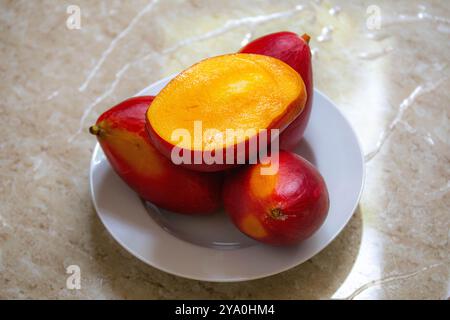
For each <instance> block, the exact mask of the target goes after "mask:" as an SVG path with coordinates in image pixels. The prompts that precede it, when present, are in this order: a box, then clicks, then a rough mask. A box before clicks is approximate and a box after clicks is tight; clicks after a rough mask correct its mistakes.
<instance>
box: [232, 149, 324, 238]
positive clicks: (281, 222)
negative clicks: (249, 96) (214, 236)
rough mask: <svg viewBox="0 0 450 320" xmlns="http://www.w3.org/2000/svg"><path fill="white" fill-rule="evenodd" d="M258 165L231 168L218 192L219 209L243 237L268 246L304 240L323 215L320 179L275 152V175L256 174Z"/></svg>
mask: <svg viewBox="0 0 450 320" xmlns="http://www.w3.org/2000/svg"><path fill="white" fill-rule="evenodd" d="M263 167H264V165H263V164H261V163H260V164H255V165H250V166H245V167H242V168H237V169H236V171H235V172H233V173H230V174H229V175H228V176H227V178H226V180H225V184H224V188H223V201H224V205H225V209H226V211H227V212H228V214H229V216H230V217H231V220H232V221H233V222H234V224H235V225H236V227H237V228H238V229H239V230H241V231H242V232H243V233H244V234H246V235H247V236H249V237H251V238H253V239H255V240H258V241H261V242H264V243H268V244H273V245H292V244H297V243H299V242H300V241H302V240H304V239H307V238H308V237H310V236H311V235H312V234H313V233H314V232H315V231H316V230H317V229H319V227H320V226H321V225H322V223H323V222H324V221H325V218H326V216H327V213H328V208H329V198H328V191H327V187H326V184H325V181H324V179H323V178H322V176H321V175H320V173H319V172H318V171H317V169H316V168H315V167H314V166H313V165H312V164H311V163H309V162H308V161H306V160H305V159H303V158H302V157H300V156H299V155H296V154H294V153H291V152H289V151H280V153H279V160H278V171H277V172H276V173H275V174H273V175H264V174H262V171H261V169H262V168H263Z"/></svg>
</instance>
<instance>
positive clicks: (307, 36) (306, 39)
mask: <svg viewBox="0 0 450 320" xmlns="http://www.w3.org/2000/svg"><path fill="white" fill-rule="evenodd" d="M302 39H303V40H305V42H306V43H307V44H309V40H310V39H311V37H310V36H309V34H307V33H304V34H303V35H302Z"/></svg>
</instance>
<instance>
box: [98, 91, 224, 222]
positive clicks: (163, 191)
mask: <svg viewBox="0 0 450 320" xmlns="http://www.w3.org/2000/svg"><path fill="white" fill-rule="evenodd" d="M153 99H154V97H152V96H143V97H135V98H131V99H128V100H126V101H123V102H122V103H120V104H118V105H116V106H115V107H113V108H111V109H109V110H108V111H106V112H105V113H103V114H102V115H101V116H100V117H99V119H98V120H97V123H96V125H97V126H99V127H100V128H102V129H103V130H105V131H104V132H103V133H100V135H99V136H98V140H99V142H100V145H101V147H102V149H103V151H104V152H105V155H106V157H107V158H108V160H109V162H110V163H111V165H112V167H113V169H114V170H115V172H116V173H117V174H118V175H119V176H120V177H121V178H122V179H123V180H124V181H125V182H126V183H127V184H128V185H129V186H130V187H131V188H132V189H133V190H134V191H136V192H137V193H138V194H139V195H140V196H141V197H142V198H143V199H145V200H147V201H150V202H152V203H154V204H155V205H157V206H159V207H161V208H164V209H167V210H171V211H175V212H179V213H185V214H202V213H211V212H214V211H215V210H217V209H218V208H219V207H220V206H221V198H220V195H221V188H222V182H223V176H222V175H221V174H212V173H211V174H208V173H200V172H194V171H189V170H186V169H184V168H182V167H180V166H176V165H174V164H172V163H171V162H170V160H168V159H167V158H166V157H164V156H163V155H162V154H160V153H159V152H158V151H157V150H156V148H155V147H154V146H153V144H152V143H151V141H150V139H149V137H148V134H147V132H146V129H145V113H146V111H147V109H148V107H149V106H150V104H151V102H152V101H153ZM105 128H107V129H105ZM121 129H122V130H126V131H127V132H129V133H131V134H132V135H133V137H136V138H137V139H139V140H138V141H140V142H142V143H143V146H144V148H148V149H147V150H146V151H149V152H151V153H152V154H153V155H154V158H153V161H155V162H158V163H155V166H157V167H160V168H162V173H161V174H158V175H157V176H155V175H152V174H148V173H146V172H139V170H136V169H135V168H133V166H131V165H130V163H129V162H128V161H127V160H126V159H125V158H124V153H126V152H127V150H119V149H118V148H117V147H116V148H114V147H113V146H112V145H111V142H110V140H109V139H111V134H112V133H113V132H112V131H113V130H121ZM116 132H117V131H116ZM119 137H120V135H119ZM115 138H116V139H117V136H115ZM151 165H153V163H152V164H151Z"/></svg>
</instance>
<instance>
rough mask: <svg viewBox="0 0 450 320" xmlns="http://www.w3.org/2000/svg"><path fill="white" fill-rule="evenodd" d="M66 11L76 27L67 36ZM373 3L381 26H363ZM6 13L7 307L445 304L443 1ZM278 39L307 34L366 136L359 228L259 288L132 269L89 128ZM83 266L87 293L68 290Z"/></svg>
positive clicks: (1, 107)
mask: <svg viewBox="0 0 450 320" xmlns="http://www.w3.org/2000/svg"><path fill="white" fill-rule="evenodd" d="M71 4H75V5H78V6H79V7H80V9H81V13H82V17H81V28H80V29H79V30H77V29H75V30H70V29H68V28H67V27H66V19H67V17H68V15H67V13H66V9H67V7H68V5H71ZM372 4H376V5H377V6H378V8H379V9H380V13H381V17H382V23H381V28H380V29H379V30H372V31H370V30H368V29H367V24H366V22H367V19H368V18H370V17H369V15H368V14H367V13H366V10H367V8H368V6H369V5H372ZM299 5H303V7H299ZM0 9H1V10H0V28H1V29H0V30H1V33H0V55H1V62H0V63H1V67H0V71H1V82H0V93H1V97H2V99H1V101H0V119H1V120H0V121H1V125H0V137H1V139H0V155H1V157H0V298H64V299H71V298H77V299H78V298H94V299H102V298H126V299H131V298H220V299H222V298H265V299H267V298H288V299H303V298H314V299H316V298H320V299H326V298H355V299H369V298H384V299H394V298H400V299H408V298H420V299H422V298H424V299H429V298H435V299H446V298H447V297H448V296H450V267H449V265H450V263H449V261H450V260H449V259H450V256H449V248H450V245H449V237H450V233H449V227H450V212H449V206H450V165H449V164H450V148H449V144H450V132H449V131H450V121H449V117H450V108H449V101H450V97H449V95H450V90H449V89H450V81H449V79H448V75H449V60H450V56H449V52H450V4H449V2H448V1H445V0H443V1H427V2H426V1H422V2H420V1H395V2H394V1H362V2H357V1H352V2H351V3H350V2H348V1H334V0H333V1H322V2H321V1H312V2H311V3H307V2H302V1H279V0H278V1H225V0H223V1H212V0H211V1H197V0H191V1H172V0H170V1H159V2H155V1H153V2H152V1H144V0H130V1H119V0H114V1H106V0H103V1H100V0H99V1H87V0H85V1H80V0H73V1H66V0H63V1H56V0H55V1H50V0H49V1H7V0H1V1H0ZM330 9H332V10H331V11H330ZM369 22H370V21H369ZM369 24H370V23H369ZM370 26H373V25H370ZM324 27H329V28H330V30H332V31H331V33H329V34H328V36H323V34H322V36H320V35H321V32H322V30H323V28H324ZM284 29H287V30H292V31H297V32H301V33H303V32H308V33H309V34H311V35H312V36H313V37H312V41H311V44H312V47H313V48H314V73H315V74H314V75H315V85H316V87H317V88H318V89H320V90H321V91H323V92H324V93H325V94H327V95H328V96H330V97H331V98H332V99H333V100H334V101H335V102H336V104H337V105H338V106H339V107H340V109H341V110H342V111H343V112H344V113H345V115H346V116H347V117H348V118H349V120H350V121H351V123H352V124H353V125H354V127H355V129H356V131H357V133H358V135H359V137H360V139H361V141H362V144H363V148H364V152H365V153H366V155H367V156H366V158H367V176H366V185H365V190H364V194H363V197H362V200H361V203H360V205H359V208H358V210H357V212H356V213H355V215H354V217H353V219H352V220H351V222H350V223H349V225H348V226H347V227H346V228H345V229H344V231H343V232H342V233H341V234H340V235H339V237H338V238H337V239H336V240H335V241H333V243H332V244H331V245H330V246H328V247H327V248H326V249H325V250H323V251H322V252H321V253H320V254H318V255H317V256H316V257H314V258H313V259H311V260H310V261H308V262H306V263H304V264H302V265H300V266H298V267H296V268H294V269H292V270H290V271H287V272H284V273H282V274H279V275H276V276H272V277H269V278H265V279H262V280H256V281H250V282H244V283H231V284H216V283H204V282H197V281H191V280H185V279H182V278H178V277H175V276H171V275H168V274H166V273H163V272H161V271H159V270H156V269H154V268H152V267H149V266H147V265H145V264H144V263H142V262H140V261H138V260H137V259H136V258H134V257H133V256H131V255H130V254H128V253H127V252H126V251H125V250H123V249H122V248H121V247H120V246H119V245H118V244H117V243H116V242H115V241H114V240H113V239H112V238H111V236H110V235H109V234H108V233H107V231H106V230H105V229H104V227H103V226H102V225H101V223H100V222H99V220H98V218H97V216H96V214H95V212H94V209H93V207H92V205H91V200H90V195H89V186H88V169H89V160H90V156H91V153H92V150H93V147H94V144H95V140H94V139H93V138H92V137H91V136H89V135H88V133H87V128H88V126H89V125H90V124H91V123H92V122H93V121H94V120H95V119H96V117H97V116H98V115H99V114H100V113H101V112H103V111H104V110H106V109H107V108H108V107H109V106H111V105H113V104H115V103H117V102H119V101H121V100H123V99H124V98H127V97H129V96H131V95H133V94H135V93H136V92H138V91H139V90H140V89H142V88H143V87H145V86H146V85H148V84H150V83H152V82H154V81H155V80H158V79H160V78H161V77H163V76H165V75H169V74H171V73H173V72H176V71H180V70H182V69H183V68H185V67H187V66H189V65H191V64H192V63H194V62H196V61H197V60H199V59H201V58H203V57H205V56H209V55H216V54H220V53H223V52H232V51H236V50H237V49H238V48H239V47H240V45H241V43H242V42H245V41H246V40H247V39H250V38H254V37H257V36H259V35H262V34H265V33H268V32H273V31H278V30H284ZM72 264H76V265H79V266H80V268H81V271H82V282H81V284H82V288H81V290H68V289H67V288H66V278H67V274H66V267H67V266H68V265H72Z"/></svg>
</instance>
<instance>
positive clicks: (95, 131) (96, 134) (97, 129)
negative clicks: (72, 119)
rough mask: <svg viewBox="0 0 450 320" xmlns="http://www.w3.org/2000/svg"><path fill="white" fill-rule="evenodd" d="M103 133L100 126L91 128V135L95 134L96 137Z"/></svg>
mask: <svg viewBox="0 0 450 320" xmlns="http://www.w3.org/2000/svg"><path fill="white" fill-rule="evenodd" d="M101 131H102V129H101V128H100V127H99V126H97V125H95V124H94V125H93V126H90V127H89V133H90V134H93V135H94V136H98V135H100V132H101Z"/></svg>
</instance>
